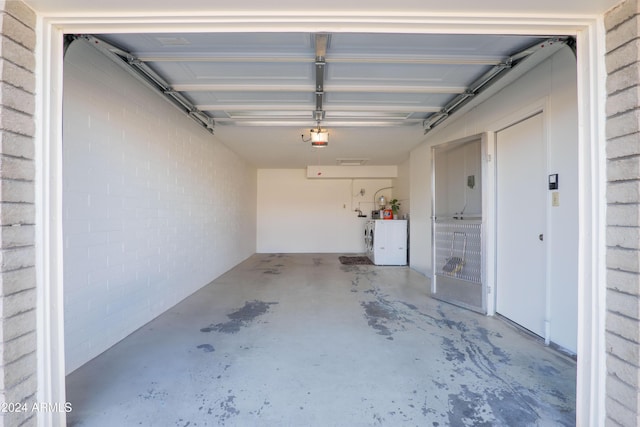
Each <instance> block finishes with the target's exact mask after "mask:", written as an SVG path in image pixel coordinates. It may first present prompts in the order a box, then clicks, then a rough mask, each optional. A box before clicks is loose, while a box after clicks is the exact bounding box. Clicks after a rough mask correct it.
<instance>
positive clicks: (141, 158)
mask: <svg viewBox="0 0 640 427" xmlns="http://www.w3.org/2000/svg"><path fill="white" fill-rule="evenodd" d="M64 66H65V73H64V118H63V122H64V123H63V163H64V170H63V233H64V302H65V360H66V367H67V371H68V372H71V371H73V370H74V369H76V368H77V367H79V366H80V365H82V364H84V363H85V362H87V361H89V360H90V359H92V358H93V357H95V356H97V355H98V354H100V353H102V352H104V351H105V350H106V349H107V348H109V347H110V346H112V345H113V344H115V343H117V342H118V341H120V340H121V339H123V338H124V337H126V336H127V335H129V334H130V333H131V332H133V331H135V330H136V329H138V328H139V327H141V326H143V325H144V324H145V323H147V322H148V321H150V320H151V319H153V318H154V317H156V316H158V315H159V314H161V313H162V312H164V311H165V310H167V309H168V308H170V307H172V306H174V305H175V304H176V303H178V302H179V301H180V300H182V299H183V298H185V297H187V296H189V295H190V294H192V293H193V292H195V291H196V290H197V289H199V288H201V287H202V286H204V285H206V284H208V283H209V282H210V281H212V280H213V279H215V278H217V277H218V276H219V275H221V274H222V273H224V272H225V271H227V270H229V269H230V268H232V267H234V266H235V265H236V264H238V263H239V262H241V261H243V260H244V259H245V258H247V257H248V256H250V255H252V254H253V253H254V252H255V249H256V197H257V196H256V187H257V177H256V170H255V168H253V167H252V166H249V165H248V164H247V163H246V162H245V161H244V160H242V159H241V158H239V157H238V156H237V155H236V154H235V153H233V152H232V151H231V150H229V149H228V148H227V147H226V146H225V145H222V144H221V143H219V142H218V141H217V140H216V138H215V136H212V135H211V134H209V133H208V132H206V131H205V130H204V129H202V128H201V127H199V126H198V125H196V124H195V123H194V122H193V121H192V120H191V119H189V118H188V117H187V116H186V115H185V114H183V113H182V112H180V111H178V109H176V108H175V107H174V106H173V105H171V104H170V103H169V102H167V101H165V100H163V99H162V98H161V96H160V95H158V94H157V93H155V92H153V91H151V90H149V89H148V88H147V87H145V86H144V85H142V84H141V83H140V82H139V81H138V80H136V79H135V78H134V77H132V76H131V75H129V74H128V73H126V72H125V71H124V70H123V69H122V68H120V67H119V66H118V65H117V64H115V63H114V62H113V61H112V60H110V59H109V58H107V57H106V56H104V55H103V54H102V53H100V52H98V51H97V50H96V49H94V48H93V47H91V46H90V45H89V44H87V43H86V42H84V41H81V40H80V41H76V42H74V43H73V44H71V46H70V47H69V49H68V50H67V53H66V56H65V60H64Z"/></svg>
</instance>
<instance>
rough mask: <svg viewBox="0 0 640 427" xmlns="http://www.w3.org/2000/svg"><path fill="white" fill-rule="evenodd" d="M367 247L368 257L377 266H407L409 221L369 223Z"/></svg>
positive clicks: (366, 228) (366, 229) (366, 238)
mask: <svg viewBox="0 0 640 427" xmlns="http://www.w3.org/2000/svg"><path fill="white" fill-rule="evenodd" d="M365 246H366V249H367V256H368V257H369V259H370V260H371V261H372V262H373V263H374V264H375V265H407V221H406V220H404V219H397V220H396V219H393V220H391V219H376V220H370V221H367V224H366V226H365Z"/></svg>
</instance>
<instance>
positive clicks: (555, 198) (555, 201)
mask: <svg viewBox="0 0 640 427" xmlns="http://www.w3.org/2000/svg"><path fill="white" fill-rule="evenodd" d="M551 206H560V192H559V191H554V192H553V193H551Z"/></svg>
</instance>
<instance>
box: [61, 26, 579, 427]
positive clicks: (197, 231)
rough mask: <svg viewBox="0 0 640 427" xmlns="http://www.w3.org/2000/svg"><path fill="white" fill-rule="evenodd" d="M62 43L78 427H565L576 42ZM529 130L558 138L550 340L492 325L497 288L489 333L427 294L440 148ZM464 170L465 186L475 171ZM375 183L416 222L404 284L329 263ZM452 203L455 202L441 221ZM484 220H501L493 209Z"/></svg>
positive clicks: (211, 37)
mask: <svg viewBox="0 0 640 427" xmlns="http://www.w3.org/2000/svg"><path fill="white" fill-rule="evenodd" d="M74 40H75V41H73V42H72V43H71V44H70V45H69V46H68V48H67V51H66V56H65V74H64V88H65V96H64V117H63V119H64V152H63V156H64V172H63V176H64V197H63V215H64V220H63V222H64V230H65V268H64V272H65V346H66V347H65V355H66V366H67V373H68V377H67V387H68V388H67V393H68V396H69V397H70V401H71V402H74V400H73V399H74V396H75V399H77V402H82V403H78V404H77V410H76V409H75V408H74V414H73V417H78V418H70V420H71V425H113V423H114V422H117V421H118V417H122V416H126V417H131V418H127V419H129V420H130V421H132V420H135V421H139V422H142V423H143V424H144V423H145V422H149V421H152V420H157V419H158V418H154V417H160V418H159V419H165V420H166V416H168V415H167V413H164V412H163V411H164V410H165V409H166V410H169V411H170V410H171V407H172V406H173V405H175V404H177V402H176V401H177V400H180V401H181V403H180V405H181V410H184V411H185V412H184V413H185V414H189V415H184V416H180V417H178V418H176V419H175V420H173V419H172V422H174V423H175V425H207V423H210V424H224V425H246V424H247V423H249V424H251V423H255V422H261V421H260V420H268V422H269V423H276V424H280V423H287V422H291V423H292V424H299V423H300V422H303V423H310V425H327V423H328V424H334V425H358V423H361V424H362V425H373V424H376V423H378V424H381V425H396V424H397V422H401V423H407V424H411V423H417V424H420V423H423V422H425V421H426V422H431V423H432V424H433V425H447V424H450V425H455V424H456V423H462V424H461V425H464V424H469V423H471V424H469V425H477V424H478V423H483V422H484V423H491V424H492V425H513V421H514V420H521V419H523V418H522V417H525V419H527V420H530V421H531V423H533V424H535V423H540V422H543V423H544V422H553V423H557V424H559V425H572V420H574V418H575V375H576V374H575V363H574V362H573V360H572V357H571V356H575V351H576V348H577V344H576V322H577V315H576V312H577V307H576V306H577V270H578V269H577V258H576V259H571V257H570V256H567V255H566V254H567V253H576V252H577V251H573V252H568V251H571V250H573V249H575V247H577V226H576V225H575V223H574V222H573V218H574V215H575V213H576V211H577V199H576V197H577V196H576V193H577V192H575V191H573V190H575V189H576V188H577V161H576V160H575V156H574V154H575V153H576V152H577V120H576V116H577V113H576V105H575V104H576V103H577V97H576V95H575V92H576V86H575V73H576V70H575V57H574V53H573V52H572V49H571V43H572V40H571V39H570V38H568V37H557V36H554V37H531V36H505V35H499V36H491V35H483V36H479V35H451V34H448V35H435V34H432V35H424V34H411V35H409V34H364V33H342V34H341V33H332V34H328V33H321V34H318V33H285V34H282V33H272V34H266V33H238V34H229V33H226V34H225V33H212V34H199V33H193V34H110V35H105V34H102V35H90V36H80V37H77V38H74ZM123 59H124V60H123ZM132 68H133V69H136V70H137V71H136V70H134V71H132ZM140 70H142V71H143V74H142V75H141V74H138V73H139V71H140ZM150 76H152V77H150ZM153 76H155V77H153ZM150 78H152V80H153V81H150ZM157 89H160V90H157ZM159 92H162V93H159ZM163 97H164V98H165V99H162V98H163ZM167 97H168V98H167ZM167 99H168V100H169V102H166V100H167ZM176 106H177V107H178V108H175V107H176ZM185 112H186V113H187V114H185ZM537 114H543V115H544V117H545V121H546V122H545V126H546V128H545V132H546V135H547V136H546V138H545V141H544V149H545V156H546V159H547V160H546V163H545V165H544V168H543V170H540V171H538V172H539V175H540V177H541V179H542V181H543V182H542V183H541V184H542V185H545V186H546V184H547V182H546V180H547V175H549V174H551V173H552V172H553V173H555V174H557V175H559V176H561V177H562V178H561V179H562V190H563V191H562V202H561V203H560V204H559V205H555V204H553V205H552V204H551V203H549V204H547V203H546V200H545V201H543V208H544V212H545V215H546V221H547V222H546V224H545V225H544V227H545V229H544V230H543V232H544V234H545V235H546V237H547V241H550V242H551V243H549V244H548V246H546V248H547V249H546V250H547V255H546V258H545V265H544V266H538V268H543V269H544V271H545V272H546V278H545V280H546V283H544V284H543V285H542V286H541V290H540V292H541V293H542V295H543V296H544V297H543V299H544V300H545V301H544V304H545V305H544V306H543V307H542V308H541V310H542V313H540V315H541V317H542V318H543V322H545V323H544V324H543V325H542V326H541V329H540V331H539V332H538V328H537V327H536V328H533V327H528V325H526V324H525V325H522V326H523V327H524V328H525V329H529V330H534V331H536V333H537V335H539V337H538V338H537V339H536V338H532V337H531V336H529V335H527V334H525V333H523V332H522V331H521V330H518V329H516V328H514V327H513V326H512V325H511V324H510V323H508V322H505V321H503V320H501V319H500V317H502V316H495V317H494V316H489V317H487V316H484V315H483V314H482V313H486V314H490V315H492V314H498V315H500V314H502V313H501V312H500V310H501V309H500V305H499V304H498V306H497V307H496V304H495V294H494V293H491V290H490V289H487V288H484V289H485V290H484V291H483V292H485V293H483V295H481V296H480V297H481V298H484V299H485V301H484V303H483V304H481V307H480V309H479V310H478V311H481V314H478V313H473V312H470V311H467V310H464V309H461V308H459V307H456V306H453V305H449V304H446V303H443V302H441V301H439V300H436V299H433V298H432V297H436V298H437V297H438V296H439V295H438V292H434V289H433V287H432V283H431V282H432V281H431V280H430V278H432V277H433V276H434V275H436V274H437V273H438V272H439V267H438V265H437V264H434V256H433V255H434V246H433V245H434V240H433V237H432V226H433V224H432V214H431V210H430V209H431V207H430V206H431V204H432V202H433V197H434V195H433V190H432V185H437V182H436V181H437V176H434V172H433V171H432V168H433V167H434V166H433V163H432V162H433V161H434V157H435V156H433V154H432V150H433V149H434V147H442V146H444V145H445V144H451V143H452V141H453V142H455V141H460V139H461V138H464V137H467V136H468V135H474V134H481V133H483V132H488V131H494V132H496V133H499V132H500V131H502V130H503V129H507V128H509V127H510V126H512V125H514V124H517V123H520V122H521V121H524V120H527V119H528V118H529V117H531V116H535V115H537ZM318 128H321V129H326V130H328V134H329V141H328V146H327V147H320V148H318V147H313V146H312V145H311V143H310V142H311V141H310V138H311V134H312V133H313V132H311V130H316V129H318ZM483 141H486V142H485V144H486V150H488V151H491V150H492V149H495V143H494V142H493V140H490V139H486V140H483ZM492 146H493V148H492ZM491 153H493V152H491ZM491 153H489V152H484V154H483V155H485V156H491ZM484 159H485V160H486V159H487V157H484ZM389 167H391V173H390V172H389ZM435 167H436V168H437V167H438V166H437V165H436V166H435ZM465 170H466V169H465ZM310 171H312V172H313V174H315V175H316V176H315V177H314V176H312V173H311V172H310ZM354 171H355V172H354ZM482 173H484V174H486V173H488V172H482ZM319 174H322V175H323V176H321V177H319V176H318V175H319ZM479 174H480V172H479V173H478V175H479ZM459 175H460V177H461V178H463V179H464V180H465V184H464V185H467V183H468V182H469V181H468V176H471V175H467V174H466V173H461V174H459ZM474 176H475V175H474ZM485 177H486V178H489V179H487V180H486V181H487V182H485V180H484V179H480V178H481V176H478V183H479V185H480V184H481V185H483V186H486V187H484V188H487V189H488V190H489V192H490V190H491V188H492V186H491V179H494V180H496V179H499V177H495V176H493V178H492V175H490V173H489V175H482V178H485ZM380 189H386V190H383V191H385V193H384V194H385V195H386V196H387V198H388V199H391V198H397V199H399V200H400V202H401V210H400V213H399V215H400V216H402V217H405V218H408V219H409V222H410V235H409V236H410V237H409V248H410V250H409V265H408V266H407V267H381V266H358V267H346V266H342V265H340V264H339V262H338V261H337V258H338V256H339V255H345V254H351V255H352V254H362V253H363V252H364V251H365V248H364V243H363V239H362V230H363V228H364V222H365V221H366V220H365V219H363V218H361V217H360V216H359V213H362V212H363V213H364V214H365V215H366V216H367V217H370V216H371V212H372V211H373V210H374V209H375V208H376V206H375V197H374V195H375V194H377V191H379V190H380ZM494 197H496V198H499V197H500V195H499V194H497V195H496V194H494ZM452 199H453V197H452ZM465 200H466V199H465ZM481 204H482V206H483V207H482V208H481V209H487V207H489V206H491V200H482V201H481ZM465 209H466V203H462V205H461V206H458V205H455V206H454V205H453V204H452V207H451V209H450V210H448V211H447V212H444V213H443V215H451V216H452V217H453V216H454V215H456V214H461V213H462V212H466V211H465ZM438 215H440V212H438ZM482 218H483V219H484V220H486V221H490V220H492V218H493V221H496V220H495V212H494V213H493V215H491V212H489V215H485V216H482ZM476 219H477V218H476ZM486 226H488V227H489V230H493V232H495V229H496V227H494V228H493V229H492V228H491V224H486ZM521 227H522V228H525V229H526V228H527V225H526V224H522V225H521ZM531 233H532V234H533V235H535V238H536V240H537V239H538V236H539V235H541V234H542V232H540V230H537V229H536V230H531ZM540 240H541V241H542V239H540ZM558 253H560V254H564V256H561V257H556V255H557V254H558ZM576 257H577V255H576ZM526 258H527V253H526V252H524V253H521V254H520V259H519V260H518V262H520V260H522V262H523V263H524V260H526ZM490 261H495V255H492V254H490V253H487V254H486V255H485V258H484V262H485V263H489V262H490ZM497 262H498V263H499V260H498V261H497ZM520 279H521V280H522V286H531V284H529V283H527V278H526V275H525V277H521V278H520ZM485 280H486V277H485ZM486 281H487V282H489V281H490V280H486ZM485 285H486V283H485ZM533 285H534V286H538V285H539V284H537V283H536V284H533ZM495 287H496V289H494V292H497V293H498V295H500V294H499V292H500V284H497V285H495ZM444 299H446V300H448V299H449V298H444ZM492 300H493V301H494V302H492ZM454 302H455V301H454ZM176 304H177V305H176ZM459 305H462V306H464V305H465V304H459ZM256 310H257V311H256ZM505 311H506V310H505ZM247 312H249V313H253V314H252V315H249V317H248V318H246V319H245V318H244V317H243V316H244V315H246V313H247ZM234 316H235V317H234ZM226 319H228V320H226ZM234 319H241V320H240V321H238V322H236V323H233V322H234ZM551 319H552V320H551ZM512 320H513V319H512ZM148 322H151V323H148ZM238 323H239V324H238ZM224 325H227V326H229V327H236V326H238V330H237V331H234V332H233V333H227V332H226V331H225V330H224V327H225V326H224ZM272 326H273V327H274V329H273V330H272V329H270V328H271V327H272ZM305 326H306V327H305ZM187 328H188V330H187ZM207 328H210V329H212V330H211V331H207V332H203V329H204V330H206V329H207ZM216 328H218V330H216ZM207 335H208V336H207ZM169 337H171V338H169ZM174 340H175V341H174ZM542 341H545V342H546V344H547V345H548V346H551V347H554V348H555V349H556V350H558V349H559V350H562V351H561V352H557V351H555V350H551V349H550V348H549V347H548V346H545V345H544V344H543V342H542ZM143 343H144V344H148V347H147V346H145V345H143ZM434 343H435V344H434ZM174 344H175V345H174ZM318 347H319V348H318ZM349 347H351V350H349ZM149 352H152V353H153V354H152V355H149ZM567 354H568V355H569V357H567ZM361 355H367V357H366V359H365V360H361V359H360V358H359V357H360V356H361ZM534 355H535V356H534ZM403 360H404V361H403ZM230 361H233V362H234V363H231V362H230ZM401 361H403V362H402V363H400V362H401ZM434 362H436V363H434ZM172 363H175V364H176V366H175V368H176V369H175V370H172V369H171V366H172ZM206 364H209V365H208V367H203V366H204V365H206ZM265 365H266V366H265ZM121 369H122V370H121ZM116 371H117V374H116ZM169 371H171V372H170V373H169ZM352 372H357V375H356V376H355V378H354V379H353V381H352V380H350V379H349V378H351V377H352V375H351V373H352ZM422 375H424V377H423V378H421V377H420V376H422ZM131 378H136V380H135V384H136V385H135V386H132V385H131ZM205 378H206V379H207V380H205ZM218 380H219V381H218ZM183 381H184V382H183ZM487 383H491V386H489V387H487ZM496 383H498V385H496ZM107 384H108V387H106V385H107ZM514 384H515V385H514ZM174 385H175V388H173V387H174ZM382 385H385V387H383V386H382ZM86 390H95V393H93V392H92V393H87V392H86ZM352 391H353V392H352ZM123 392H124V394H123ZM314 392H317V395H316V393H314ZM189 394H190V395H191V396H192V397H193V398H192V399H189V402H184V399H182V398H183V397H184V396H185V395H189ZM305 394H306V396H305ZM311 394H313V397H310V396H311ZM412 394H416V395H417V394H420V396H418V397H416V396H412ZM94 396H95V397H96V400H93V401H92V399H93V398H94ZM118 396H119V397H118ZM124 396H128V397H127V398H125V397H124ZM390 396H393V397H394V398H390ZM101 399H104V400H101ZM198 399H200V401H201V403H198V402H197V400H198ZM205 401H206V402H205ZM338 402H339V404H338ZM336 404H338V405H339V406H338V408H340V409H333V410H328V408H335V407H336ZM140 405H141V406H140ZM140 407H145V408H147V409H145V411H143V412H141V411H140V409H139V408H140ZM83 408H84V409H83ZM127 408H128V409H127ZM154 408H155V409H154ZM158 408H163V409H161V410H158ZM205 410H206V411H205ZM127 411H129V412H127ZM305 411H306V412H305ZM332 411H333V412H332ZM205 412H207V413H205ZM174 415H175V414H174ZM172 416H173V415H172ZM83 417H84V418H83ZM114 417H115V418H114ZM74 423H75V424H74Z"/></svg>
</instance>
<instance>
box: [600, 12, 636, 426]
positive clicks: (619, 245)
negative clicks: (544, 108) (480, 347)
mask: <svg viewBox="0 0 640 427" xmlns="http://www.w3.org/2000/svg"><path fill="white" fill-rule="evenodd" d="M605 27H606V30H607V36H606V49H607V53H606V57H605V60H606V68H607V73H608V77H607V92H608V97H607V107H606V114H607V129H606V135H607V180H608V185H607V247H608V249H607V319H606V349H607V387H606V393H607V398H606V413H607V419H606V425H607V426H630V425H640V243H639V242H640V142H638V141H640V91H639V90H638V87H639V86H640V2H639V0H626V1H624V2H623V3H621V4H620V5H618V6H617V7H615V8H614V9H612V10H611V11H609V12H608V13H607V14H606V15H605Z"/></svg>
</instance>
